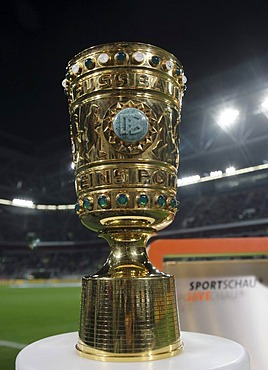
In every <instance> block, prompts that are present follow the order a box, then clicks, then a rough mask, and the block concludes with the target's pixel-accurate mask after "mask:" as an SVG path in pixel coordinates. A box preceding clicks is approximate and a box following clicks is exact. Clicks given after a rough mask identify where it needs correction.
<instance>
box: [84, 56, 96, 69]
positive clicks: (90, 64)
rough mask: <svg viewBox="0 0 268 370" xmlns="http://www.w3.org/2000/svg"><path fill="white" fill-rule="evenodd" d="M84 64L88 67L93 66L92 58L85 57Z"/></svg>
mask: <svg viewBox="0 0 268 370" xmlns="http://www.w3.org/2000/svg"><path fill="white" fill-rule="evenodd" d="M85 66H86V67H87V68H88V69H90V68H93V66H94V62H93V60H92V59H91V58H88V59H86V60H85Z"/></svg>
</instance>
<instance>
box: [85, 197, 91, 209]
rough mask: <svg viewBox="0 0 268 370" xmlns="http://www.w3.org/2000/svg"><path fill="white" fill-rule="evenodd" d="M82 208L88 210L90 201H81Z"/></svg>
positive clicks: (86, 199)
mask: <svg viewBox="0 0 268 370" xmlns="http://www.w3.org/2000/svg"><path fill="white" fill-rule="evenodd" d="M83 207H84V208H86V209H89V208H90V207H91V203H90V200H89V199H88V198H85V199H84V200H83Z"/></svg>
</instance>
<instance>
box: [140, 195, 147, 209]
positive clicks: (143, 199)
mask: <svg viewBox="0 0 268 370" xmlns="http://www.w3.org/2000/svg"><path fill="white" fill-rule="evenodd" d="M148 202H149V198H148V197H147V195H146V194H141V195H140V196H139V198H138V204H139V205H141V206H146V204H147V203H148Z"/></svg>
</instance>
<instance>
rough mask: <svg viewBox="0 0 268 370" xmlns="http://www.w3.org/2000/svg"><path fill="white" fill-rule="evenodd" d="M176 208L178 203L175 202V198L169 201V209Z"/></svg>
mask: <svg viewBox="0 0 268 370" xmlns="http://www.w3.org/2000/svg"><path fill="white" fill-rule="evenodd" d="M177 206H178V202H177V200H176V198H172V199H171V201H170V207H171V208H177Z"/></svg>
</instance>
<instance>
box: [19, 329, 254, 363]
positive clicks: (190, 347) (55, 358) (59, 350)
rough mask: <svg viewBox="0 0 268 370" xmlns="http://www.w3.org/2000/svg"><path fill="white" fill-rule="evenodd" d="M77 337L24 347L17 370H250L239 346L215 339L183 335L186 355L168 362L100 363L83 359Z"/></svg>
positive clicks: (68, 335) (245, 356)
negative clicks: (78, 350)
mask: <svg viewBox="0 0 268 370" xmlns="http://www.w3.org/2000/svg"><path fill="white" fill-rule="evenodd" d="M77 339H78V335H77V333H66V334H61V335H55V336H53V337H48V338H45V339H42V340H39V341H37V342H34V343H32V344H30V345H29V346H27V347H25V348H24V349H23V350H22V351H21V352H20V353H19V354H18V356H17V359H16V370H48V369H49V370H125V369H127V370H137V366H138V368H139V370H163V369H166V370H197V369H198V370H217V369H218V370H250V364H249V356H248V354H247V352H246V350H245V349H244V347H242V346H241V345H240V344H238V343H236V342H233V341H231V340H229V339H225V338H221V337H216V336H212V335H206V334H199V333H191V332H182V340H183V342H184V352H183V353H182V354H180V355H178V356H175V357H171V358H168V359H165V360H156V361H147V362H138V363H137V362H100V361H94V360H89V359H86V358H83V357H80V356H79V355H78V353H77V351H76V349H75V344H76V343H77Z"/></svg>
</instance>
